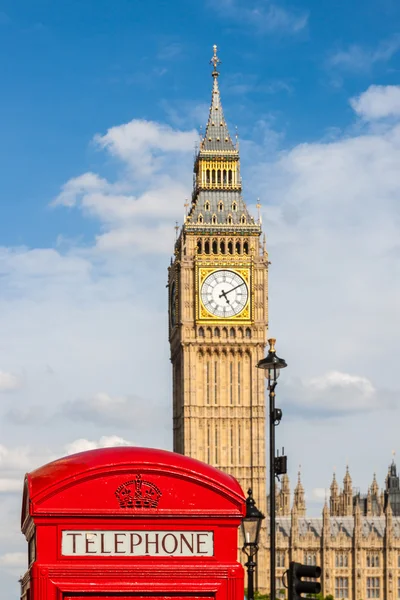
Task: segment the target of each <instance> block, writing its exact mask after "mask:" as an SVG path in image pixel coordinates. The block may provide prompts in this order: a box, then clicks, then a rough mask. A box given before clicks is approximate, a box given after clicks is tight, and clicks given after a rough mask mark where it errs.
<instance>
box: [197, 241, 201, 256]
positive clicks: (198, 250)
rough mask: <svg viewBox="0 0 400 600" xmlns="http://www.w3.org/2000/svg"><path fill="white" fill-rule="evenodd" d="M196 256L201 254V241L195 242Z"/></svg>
mask: <svg viewBox="0 0 400 600" xmlns="http://www.w3.org/2000/svg"><path fill="white" fill-rule="evenodd" d="M197 254H201V240H199V241H198V242H197Z"/></svg>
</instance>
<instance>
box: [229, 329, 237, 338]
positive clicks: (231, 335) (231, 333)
mask: <svg viewBox="0 0 400 600" xmlns="http://www.w3.org/2000/svg"><path fill="white" fill-rule="evenodd" d="M229 337H231V338H234V337H236V336H235V329H234V328H233V327H231V328H230V330H229Z"/></svg>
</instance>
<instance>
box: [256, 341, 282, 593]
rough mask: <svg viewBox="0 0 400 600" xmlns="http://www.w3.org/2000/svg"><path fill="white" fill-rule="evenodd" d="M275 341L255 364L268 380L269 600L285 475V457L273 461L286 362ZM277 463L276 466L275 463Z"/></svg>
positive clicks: (272, 586) (273, 591) (280, 413)
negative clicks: (279, 483) (280, 482)
mask: <svg viewBox="0 0 400 600" xmlns="http://www.w3.org/2000/svg"><path fill="white" fill-rule="evenodd" d="M275 342H276V340H275V339H273V338H271V339H269V340H268V343H269V352H268V355H267V357H266V358H263V359H262V360H260V362H259V363H258V364H257V367H258V368H259V369H264V370H265V377H266V378H267V379H268V391H269V540H270V548H269V557H270V588H269V589H270V596H269V597H270V600H276V581H275V475H279V474H281V473H286V457H284V456H282V457H280V459H275V426H276V425H279V423H280V421H281V419H282V411H281V409H280V408H275V388H276V386H277V383H278V377H279V375H280V370H281V369H284V368H285V367H287V364H286V361H285V360H284V359H283V358H279V356H277V355H276V351H275ZM276 461H278V464H277V462H276Z"/></svg>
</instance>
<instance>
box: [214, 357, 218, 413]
mask: <svg viewBox="0 0 400 600" xmlns="http://www.w3.org/2000/svg"><path fill="white" fill-rule="evenodd" d="M217 402H218V363H217V361H215V363H214V404H217Z"/></svg>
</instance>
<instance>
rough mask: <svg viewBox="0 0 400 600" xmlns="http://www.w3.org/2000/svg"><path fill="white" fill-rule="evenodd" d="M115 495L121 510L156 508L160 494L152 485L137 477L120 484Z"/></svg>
mask: <svg viewBox="0 0 400 600" xmlns="http://www.w3.org/2000/svg"><path fill="white" fill-rule="evenodd" d="M115 495H116V496H117V499H118V502H119V505H120V507H121V508H157V506H158V502H159V500H160V498H161V496H162V493H161V491H160V490H159V489H158V487H157V486H156V485H154V483H151V481H143V480H142V477H141V475H137V476H136V479H134V480H132V481H127V482H126V483H121V485H120V486H119V487H118V488H117V489H116V490H115Z"/></svg>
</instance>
